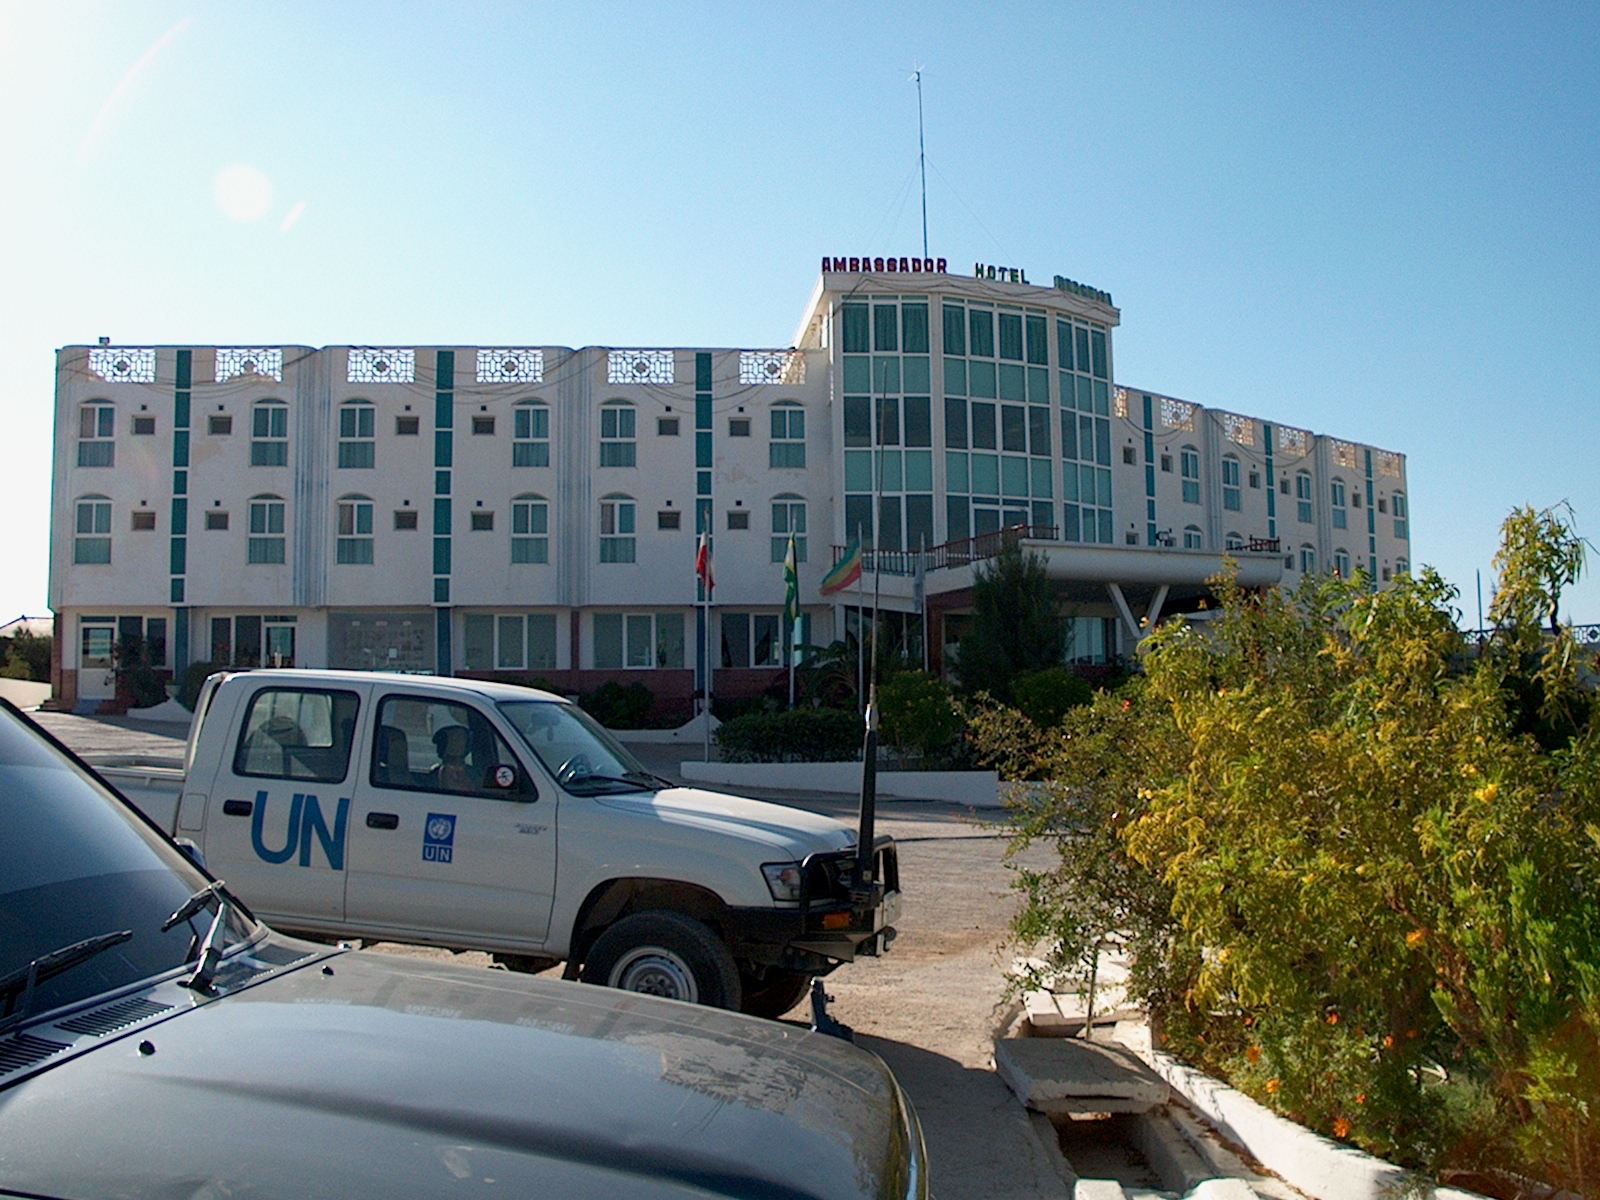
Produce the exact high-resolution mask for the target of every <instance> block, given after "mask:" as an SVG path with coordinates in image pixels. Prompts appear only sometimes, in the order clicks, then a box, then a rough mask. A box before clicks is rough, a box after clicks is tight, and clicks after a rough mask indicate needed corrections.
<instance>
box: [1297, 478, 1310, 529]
mask: <svg viewBox="0 0 1600 1200" xmlns="http://www.w3.org/2000/svg"><path fill="white" fill-rule="evenodd" d="M1294 499H1295V507H1296V513H1295V515H1296V516H1298V517H1299V518H1300V523H1301V524H1302V525H1309V524H1311V521H1312V516H1311V472H1310V471H1297V472H1296V473H1295V477H1294Z"/></svg>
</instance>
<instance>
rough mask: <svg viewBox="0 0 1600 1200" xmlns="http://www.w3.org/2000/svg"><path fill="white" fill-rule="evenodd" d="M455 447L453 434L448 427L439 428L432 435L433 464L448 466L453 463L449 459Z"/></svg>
mask: <svg viewBox="0 0 1600 1200" xmlns="http://www.w3.org/2000/svg"><path fill="white" fill-rule="evenodd" d="M454 449H455V434H453V433H451V432H450V431H449V430H448V429H440V430H438V431H437V432H435V433H434V435H433V465H434V466H436V467H448V466H451V465H453V464H452V463H451V461H450V459H451V457H452V452H453V451H454Z"/></svg>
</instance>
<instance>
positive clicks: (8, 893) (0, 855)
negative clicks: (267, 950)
mask: <svg viewBox="0 0 1600 1200" xmlns="http://www.w3.org/2000/svg"><path fill="white" fill-rule="evenodd" d="M208 882H209V881H208V880H207V879H206V878H205V876H204V875H202V874H201V873H200V872H199V871H197V870H195V868H194V867H193V865H192V864H190V863H189V862H188V861H187V860H186V859H185V858H184V857H183V855H181V854H180V853H179V852H178V851H177V850H175V849H174V848H173V847H172V846H170V845H168V844H167V843H166V842H164V841H162V840H161V838H160V837H158V836H157V835H156V834H155V833H154V832H152V831H151V830H150V829H148V828H147V827H146V826H145V825H144V824H143V823H142V822H141V821H140V820H139V818H138V817H137V816H135V815H134V814H133V813H132V812H131V811H129V810H128V809H127V808H126V807H125V806H124V805H123V804H122V803H121V802H120V801H117V800H115V799H113V798H112V797H111V796H110V795H109V794H107V793H106V792H105V791H104V789H103V788H102V787H101V786H100V785H99V784H98V783H96V782H95V780H94V779H93V777H92V776H90V775H88V774H87V773H86V772H84V771H83V770H81V769H80V768H79V767H77V766H76V765H75V764H74V763H73V762H72V761H71V760H70V759H69V758H67V757H66V755H64V754H63V753H62V752H61V751H60V750H58V749H57V748H56V747H55V746H54V745H52V744H51V743H50V742H49V741H48V740H46V738H45V737H44V736H43V735H42V734H40V733H39V732H38V731H37V730H35V729H34V728H33V727H32V726H31V725H30V724H29V723H28V722H27V721H25V720H24V719H23V718H22V717H20V716H18V715H17V714H16V712H15V711H14V710H12V709H10V708H9V707H0V980H3V979H5V978H6V977H9V976H14V975H16V973H18V972H22V973H26V972H27V970H28V965H29V964H30V963H32V962H34V961H36V960H40V959H47V956H51V955H58V952H60V951H63V950H67V949H68V948H70V947H75V946H76V945H77V944H78V943H80V942H84V941H87V940H89V939H97V940H100V941H101V943H102V945H103V948H96V949H89V948H83V949H80V950H79V952H78V953H77V954H75V955H71V956H68V959H69V961H70V963H71V965H70V967H69V968H68V969H63V970H60V971H59V973H57V974H55V975H54V976H53V978H49V979H45V980H43V981H41V982H39V983H37V985H36V986H35V987H34V988H33V989H32V993H31V995H29V996H28V997H27V1000H26V1008H27V1010H28V1012H29V1013H30V1014H34V1015H37V1014H40V1013H44V1012H48V1011H49V1010H51V1009H54V1008H59V1007H61V1006H62V1005H66V1004H72V1003H75V1002H77V1001H80V1000H84V999H87V998H89V997H91V996H95V995H98V994H100V993H101V992H106V991H110V990H112V989H114V988H119V987H124V986H126V985H128V984H131V983H137V982H138V981H139V980H141V979H148V978H150V977H151V976H153V975H159V974H162V973H164V972H167V971H170V970H174V969H175V968H178V967H181V966H182V965H183V964H184V963H185V961H187V960H188V959H189V957H190V948H191V943H193V942H194V941H195V940H196V939H197V938H199V937H203V936H204V934H205V932H206V928H207V926H208V925H209V923H210V916H211V914H210V912H207V911H205V909H204V908H203V907H202V908H201V909H199V910H198V911H197V912H196V913H195V914H194V915H193V916H191V917H190V918H189V919H188V920H186V921H180V922H179V923H178V924H177V925H175V926H174V927H173V928H172V929H171V930H169V931H167V932H165V933H163V932H162V930H161V926H162V923H163V922H164V921H165V920H166V919H167V917H168V916H169V915H171V914H172V913H173V912H175V911H176V910H177V909H178V908H180V907H181V906H182V905H183V904H184V901H185V900H187V899H188V898H189V897H190V895H191V894H193V893H194V892H196V891H197V890H199V889H201V888H203V887H205V886H206V885H207V883H208ZM212 911H214V910H212ZM230 928H231V929H232V930H233V932H234V934H235V935H236V936H244V935H246V934H247V933H248V932H250V928H249V924H248V922H247V921H246V920H245V919H244V918H243V917H242V916H241V917H236V918H235V922H234V923H233V924H232V925H231V926H230ZM124 932H127V933H130V934H131V935H132V936H131V937H127V938H111V937H108V936H107V935H113V934H121V933H124ZM85 950H88V952H87V953H85V952H84V951H85ZM55 965H56V966H66V965H67V964H66V963H65V962H62V961H61V959H60V956H59V955H58V957H57V959H56V964H55ZM22 990H23V988H22V987H21V986H19V987H15V988H11V989H9V990H8V993H7V994H5V995H0V1022H4V1021H6V1020H8V1019H10V1018H11V1017H13V1016H14V1015H19V1014H20V1009H21V1006H22V1005H23V999H22Z"/></svg>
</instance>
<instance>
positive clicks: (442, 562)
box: [433, 537, 450, 575]
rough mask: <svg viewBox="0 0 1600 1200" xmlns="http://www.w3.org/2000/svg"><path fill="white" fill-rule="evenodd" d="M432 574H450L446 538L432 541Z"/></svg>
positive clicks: (448, 541)
mask: <svg viewBox="0 0 1600 1200" xmlns="http://www.w3.org/2000/svg"><path fill="white" fill-rule="evenodd" d="M433 573H434V574H435V575H448V574H450V539H449V538H447V537H436V538H434V539H433Z"/></svg>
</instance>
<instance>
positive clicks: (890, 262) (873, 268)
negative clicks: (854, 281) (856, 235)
mask: <svg viewBox="0 0 1600 1200" xmlns="http://www.w3.org/2000/svg"><path fill="white" fill-rule="evenodd" d="M945 266H946V263H945V260H944V259H942V258H830V257H829V256H828V255H826V254H824V255H823V256H822V269H823V271H825V272H831V271H849V272H852V273H855V274H859V273H862V272H865V273H867V274H876V275H883V274H887V273H888V272H890V271H896V272H899V273H901V274H905V275H943V274H944V273H945Z"/></svg>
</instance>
